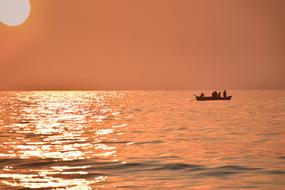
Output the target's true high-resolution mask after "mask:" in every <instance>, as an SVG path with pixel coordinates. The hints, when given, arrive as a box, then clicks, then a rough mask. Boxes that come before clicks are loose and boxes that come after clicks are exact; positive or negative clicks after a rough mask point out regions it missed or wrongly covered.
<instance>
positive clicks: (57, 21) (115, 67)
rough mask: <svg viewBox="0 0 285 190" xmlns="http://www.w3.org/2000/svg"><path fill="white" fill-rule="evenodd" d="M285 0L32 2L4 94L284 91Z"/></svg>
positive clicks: (3, 55)
mask: <svg viewBox="0 0 285 190" xmlns="http://www.w3.org/2000/svg"><path fill="white" fill-rule="evenodd" d="M284 10H285V1H284V0H84V1H82V0H72V1H71V0H31V14H30V17H29V18H28V20H27V21H26V22H25V23H24V24H22V25H20V26H16V27H11V26H5V25H3V24H0V89H10V90H31V89H33V90H37V89H70V90H71V89H73V90H76V89H78V90H81V89H94V90H96V89H214V88H217V89H224V88H228V89H232V88H285V75H284V74H285V11H284Z"/></svg>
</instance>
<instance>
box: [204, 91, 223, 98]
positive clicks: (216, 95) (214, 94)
mask: <svg viewBox="0 0 285 190" xmlns="http://www.w3.org/2000/svg"><path fill="white" fill-rule="evenodd" d="M200 97H205V94H204V93H203V92H202V93H201V95H200ZM212 97H213V98H221V92H217V91H213V92H212ZM223 97H224V98H226V97H227V91H226V90H224V91H223Z"/></svg>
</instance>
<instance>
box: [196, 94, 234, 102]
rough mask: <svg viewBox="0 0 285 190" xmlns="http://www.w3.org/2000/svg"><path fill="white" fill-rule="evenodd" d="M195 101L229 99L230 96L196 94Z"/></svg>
mask: <svg viewBox="0 0 285 190" xmlns="http://www.w3.org/2000/svg"><path fill="white" fill-rule="evenodd" d="M194 96H195V97H196V100H197V101H212V100H231V99H232V96H226V97H213V96H196V95H194Z"/></svg>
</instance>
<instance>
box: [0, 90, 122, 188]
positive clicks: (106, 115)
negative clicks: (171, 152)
mask: <svg viewBox="0 0 285 190" xmlns="http://www.w3.org/2000/svg"><path fill="white" fill-rule="evenodd" d="M13 95H15V94H13ZM120 96H122V94H118V93H116V92H109V93H106V92H90V93H86V92H84V93H83V92H22V93H17V95H16V96H15V97H11V98H10V99H9V100H10V102H8V103H7V104H6V106H7V108H6V109H15V110H14V111H13V112H6V113H7V114H9V113H17V115H15V114H11V115H8V116H7V115H4V116H2V117H1V121H0V122H1V125H4V126H5V129H6V130H8V131H9V133H10V134H11V136H9V137H7V138H8V139H6V140H5V141H4V142H1V144H0V147H1V148H2V152H1V154H0V159H21V160H27V162H28V161H29V164H30V167H31V169H30V170H29V172H28V173H27V171H25V172H23V170H21V167H22V166H21V165H20V166H19V165H15V164H14V165H9V164H7V165H6V166H5V167H4V168H3V169H2V172H1V174H0V179H1V180H2V183H3V184H5V185H7V186H12V187H25V188H56V189H65V188H66V187H68V188H69V189H92V188H91V185H92V184H97V183H98V184H102V183H103V182H104V181H105V180H107V176H104V175H95V176H94V175H91V174H90V173H89V172H88V169H90V168H91V166H90V165H84V164H80V165H77V166H76V165H75V166H70V165H65V164H70V163H73V162H75V163H74V164H76V163H78V162H80V160H82V161H86V160H92V159H96V161H99V162H100V160H103V161H119V160H118V159H117V158H116V153H117V150H116V146H115V145H113V146H110V145H108V144H106V143H104V142H105V141H108V139H116V136H117V132H116V126H117V127H125V126H126V124H124V123H119V122H118V120H120V119H121V118H120V114H121V113H120V111H118V110H116V109H117V108H116V107H110V102H112V101H116V99H118V98H121V97H120ZM114 117H115V118H116V121H117V122H116V123H115V124H114V123H113V121H114V119H112V118H114ZM118 133H120V134H122V131H121V130H120V132H118ZM31 160H34V161H35V162H34V164H35V165H33V164H31V163H30V161H31ZM41 164H43V165H41ZM70 175H76V176H78V177H77V178H71V177H69V176H70ZM84 176H85V177H84Z"/></svg>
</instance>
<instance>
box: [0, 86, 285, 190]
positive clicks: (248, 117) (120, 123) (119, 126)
mask: <svg viewBox="0 0 285 190" xmlns="http://www.w3.org/2000/svg"><path fill="white" fill-rule="evenodd" d="M195 93H196V94H199V93H200V92H198V91H84V92H80V91H78V92H76V91H74V92H73V91H71V92H68V91H62V92H45V91H43V92H1V93H0V189H5V190H6V189H80V190H83V189H126V190H131V189H159V188H163V189H207V190H208V189H264V190H265V189H266V190H268V189H270V190H272V189H278V190H279V189H285V91H284V90H264V91H259V90H255V91H254V90H253V91H231V92H230V94H232V95H233V99H232V100H231V101H212V102H197V101H195V100H193V94H195ZM208 93H209V92H208Z"/></svg>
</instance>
